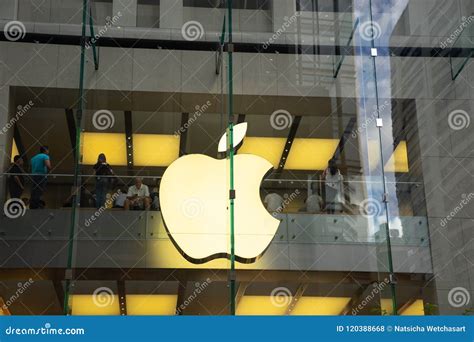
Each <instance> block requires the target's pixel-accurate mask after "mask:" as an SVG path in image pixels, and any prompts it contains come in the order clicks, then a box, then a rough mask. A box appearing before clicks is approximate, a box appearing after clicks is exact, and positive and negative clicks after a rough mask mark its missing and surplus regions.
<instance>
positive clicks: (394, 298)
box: [369, 0, 398, 315]
mask: <svg viewBox="0 0 474 342" xmlns="http://www.w3.org/2000/svg"><path fill="white" fill-rule="evenodd" d="M369 7H370V8H369V12H370V24H371V26H372V39H371V47H372V48H375V30H374V27H373V25H374V17H373V15H372V0H369ZM375 58H376V57H372V66H373V69H374V78H375V101H376V103H377V116H378V118H381V114H380V103H379V91H378V84H377V63H376V62H375ZM381 129H382V128H379V132H378V133H379V147H380V162H381V165H382V182H383V193H384V199H383V202H384V205H385V216H386V220H387V223H386V224H385V234H386V240H387V259H388V268H389V272H390V275H389V276H390V291H391V295H392V306H393V314H394V315H398V310H397V305H398V304H397V295H396V280H395V273H394V271H393V259H392V243H391V240H390V214H389V212H388V205H387V202H386V198H385V194H386V193H387V184H386V182H385V170H384V165H385V161H384V153H383V140H382V132H381Z"/></svg>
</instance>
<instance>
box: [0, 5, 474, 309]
mask: <svg viewBox="0 0 474 342" xmlns="http://www.w3.org/2000/svg"><path fill="white" fill-rule="evenodd" d="M423 3H424V2H422V1H417V0H410V1H409V0H406V1H402V2H399V1H398V2H397V3H395V2H390V1H389V2H387V1H378V0H362V1H357V2H352V1H342V0H338V1H322V0H319V1H315V0H308V1H302V0H301V1H300V0H296V1H282V0H265V1H254V2H247V1H237V0H234V1H229V2H228V1H208V0H205V1H197V0H196V1H186V0H184V1H171V0H160V1H149V0H147V1H144V0H138V1H132V2H130V4H129V5H128V6H126V5H124V4H122V3H121V1H115V0H114V1H112V0H111V1H98V0H96V1H92V0H69V1H61V4H60V5H59V4H55V2H54V1H47V2H42V3H41V4H39V3H38V2H36V1H33V0H31V1H25V2H19V3H18V2H16V1H11V3H10V5H11V6H10V7H8V6H6V5H4V6H6V7H8V8H5V11H4V13H10V12H8V11H7V9H8V10H11V16H10V17H7V18H6V19H5V21H6V24H8V23H12V22H13V23H16V24H15V25H16V27H18V28H19V30H20V32H19V33H20V34H19V35H18V36H14V37H13V36H12V34H11V32H13V31H12V30H10V31H9V30H6V31H5V37H6V38H5V41H2V42H0V44H1V45H2V47H4V49H1V48H0V58H1V62H2V63H0V68H1V69H0V70H1V73H0V76H1V80H2V89H1V90H0V91H1V93H0V95H1V96H2V101H3V102H2V103H4V104H5V105H4V106H3V107H5V108H6V109H5V110H4V112H5V118H8V119H5V120H4V122H5V129H4V130H3V134H2V139H4V140H2V144H1V146H2V149H3V152H4V155H5V156H7V157H6V158H3V160H4V162H3V164H4V169H3V170H4V171H5V172H4V173H3V174H2V186H3V188H2V201H3V202H4V203H5V206H4V213H5V215H3V216H2V217H1V220H2V222H1V224H0V227H1V228H0V238H1V239H2V241H3V242H4V243H5V248H4V249H2V252H1V254H0V256H1V257H0V267H1V268H2V271H3V269H4V270H5V272H2V273H3V275H2V277H3V278H0V280H1V281H2V282H3V283H4V284H5V289H3V290H2V289H1V288H0V300H3V302H4V303H5V307H4V313H6V314H8V313H10V314H71V315H87V314H93V315H95V314H117V315H119V314H123V315H143V314H147V315H148V314H151V315H174V314H176V315H232V314H236V315H398V314H401V315H404V314H426V315H430V314H438V313H458V314H459V313H463V312H464V311H459V310H467V311H468V310H469V304H466V305H463V306H456V303H455V304H454V305H452V302H453V299H452V298H454V294H453V289H457V290H456V291H459V288H462V290H460V291H462V293H463V294H465V293H468V294H470V293H471V292H469V291H471V290H472V286H471V279H472V274H471V273H472V272H470V271H469V264H470V260H471V259H470V254H469V253H470V249H469V246H468V245H467V244H466V242H467V241H469V239H465V236H468V237H469V236H470V235H469V234H470V233H469V231H468V228H469V227H470V226H469V225H470V221H469V220H470V219H471V216H469V215H470V210H471V209H472V208H471V207H470V199H471V197H472V196H471V193H472V192H473V191H474V189H472V182H471V181H470V179H472V177H471V176H472V175H471V173H472V163H471V162H470V160H471V159H470V158H471V157H472V156H471V155H470V146H471V144H470V140H469V139H470V137H471V135H470V133H469V132H470V131H469V129H471V128H470V127H469V120H470V114H469V113H471V112H472V108H473V97H472V96H473V94H472V91H470V89H471V87H470V84H471V83H472V80H471V79H470V77H471V74H472V72H469V71H472V66H471V64H470V61H471V59H470V56H471V55H470V53H471V50H469V49H472V44H470V43H471V42H472V39H469V37H470V33H469V32H471V31H470V29H471V27H472V25H471V24H472V21H474V20H471V19H470V18H471V17H472V15H471V16H470V14H469V13H472V11H473V10H474V8H473V3H472V1H461V0H459V1H454V2H453V3H456V5H454V4H449V5H448V4H444V3H442V2H441V1H434V2H433V4H432V5H430V6H431V7H430V8H429V10H428V11H427V12H426V9H425V8H424V5H423ZM229 5H231V6H229ZM55 11H56V12H57V13H56V12H55ZM425 12H426V13H428V15H426V18H424V20H423V21H419V20H417V19H416V18H418V16H419V14H420V13H425ZM440 13H445V15H444V14H443V15H441V14H440ZM463 18H464V19H463ZM435 19H436V20H435ZM18 23H19V24H18ZM9 25H10V27H12V25H13V24H9ZM459 27H460V29H459V30H457V29H458V28H459ZM22 30H23V32H22ZM22 33H25V35H23V34H22ZM9 37H10V39H9ZM12 37H13V38H12ZM16 37H18V39H16ZM20 39H21V41H18V40H20ZM2 51H4V52H2ZM2 113H3V112H2ZM2 115H3V114H2ZM2 118H3V117H2ZM459 120H461V121H459ZM462 120H464V121H462ZM463 122H464V123H463ZM461 126H463V127H461ZM460 127H461V128H460ZM471 127H472V126H471ZM471 140H472V139H471ZM41 146H47V147H48V148H47V149H46V148H42V150H41V151H40V147H41ZM38 152H41V153H40V154H39V156H36V155H37V154H38ZM17 155H19V156H21V157H22V160H23V162H24V163H23V164H22V162H21V161H18V157H17V158H16V164H15V163H14V162H15V160H14V157H15V156H17ZM34 156H35V157H34ZM33 157H34V158H33ZM47 160H49V162H48V161H47ZM11 163H13V164H11ZM453 165H455V167H454V169H456V170H451V168H452V166H453ZM456 165H457V166H456ZM45 168H46V169H45ZM22 171H23V172H22ZM23 188H24V189H23ZM453 189H455V190H453ZM20 190H21V191H20ZM447 198H449V199H447ZM463 201H465V202H467V203H465V204H462V205H461V208H460V209H459V210H456V215H454V214H453V215H451V213H452V212H453V210H454V209H453V208H457V207H458V206H460V204H459V203H463ZM454 216H456V217H454ZM446 227H449V229H448V228H446ZM460 234H461V236H463V238H462V239H461V238H459V236H460ZM459 249H461V251H462V252H461V256H462V258H460V257H459V258H456V257H455V254H456V253H455V251H457V250H459ZM464 250H466V253H464ZM456 255H457V254H456ZM459 259H461V260H459ZM25 286H26V287H25ZM19 289H20V290H21V292H22V293H19ZM464 291H466V292H464ZM23 292H24V293H25V294H24V295H23ZM40 293H46V295H40ZM467 311H466V312H467Z"/></svg>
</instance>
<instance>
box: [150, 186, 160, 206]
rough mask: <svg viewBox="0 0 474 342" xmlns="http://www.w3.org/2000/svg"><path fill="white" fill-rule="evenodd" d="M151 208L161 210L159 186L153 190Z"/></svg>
mask: <svg viewBox="0 0 474 342" xmlns="http://www.w3.org/2000/svg"><path fill="white" fill-rule="evenodd" d="M151 209H153V210H160V197H159V191H158V187H154V188H153V189H152V190H151Z"/></svg>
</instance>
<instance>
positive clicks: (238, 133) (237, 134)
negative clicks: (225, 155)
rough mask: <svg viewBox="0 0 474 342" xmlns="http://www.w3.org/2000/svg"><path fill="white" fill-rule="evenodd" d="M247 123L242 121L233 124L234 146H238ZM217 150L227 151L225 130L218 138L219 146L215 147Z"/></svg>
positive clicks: (244, 133)
mask: <svg viewBox="0 0 474 342" xmlns="http://www.w3.org/2000/svg"><path fill="white" fill-rule="evenodd" d="M247 127H248V125H247V123H246V122H242V123H239V124H237V125H235V126H234V148H236V147H238V146H239V145H240V144H241V143H242V141H243V140H244V138H245V135H246V134H247ZM217 150H218V152H226V151H227V132H226V133H224V134H223V135H222V137H221V139H220V140H219V146H218V148H217Z"/></svg>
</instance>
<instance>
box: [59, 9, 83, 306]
mask: <svg viewBox="0 0 474 342" xmlns="http://www.w3.org/2000/svg"><path fill="white" fill-rule="evenodd" d="M88 5H89V0H83V4H82V6H83V9H82V37H81V64H80V74H79V108H78V110H77V118H76V145H75V146H74V148H75V149H74V180H73V182H74V191H75V192H74V195H73V197H72V208H71V209H72V210H71V227H70V229H69V241H68V244H69V247H68V258H67V270H68V272H72V271H71V270H72V257H73V250H74V229H75V225H76V210H77V207H78V203H79V198H80V196H78V192H79V193H80V190H79V187H80V185H81V184H80V181H79V170H80V166H79V165H80V164H79V161H80V143H81V125H82V124H81V122H82V112H83V109H84V68H85V49H86V20H87V8H88ZM71 276H72V273H69V274H67V276H66V277H65V278H66V279H65V281H66V287H65V291H64V307H63V311H64V314H65V315H67V314H68V313H69V294H70V287H71V279H70V277H71Z"/></svg>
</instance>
